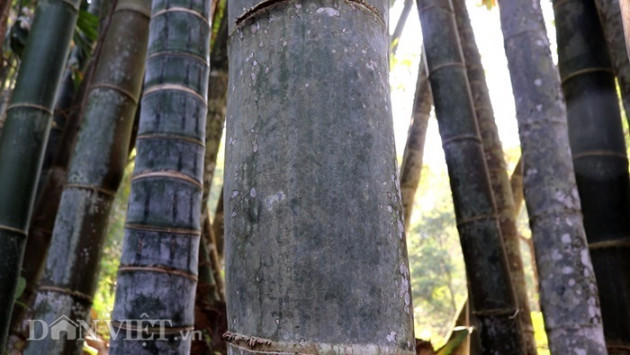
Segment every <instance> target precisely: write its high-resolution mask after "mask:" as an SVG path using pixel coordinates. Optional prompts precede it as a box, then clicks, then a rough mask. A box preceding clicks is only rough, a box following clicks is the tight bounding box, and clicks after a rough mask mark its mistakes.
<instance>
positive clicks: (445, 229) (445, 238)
mask: <svg viewBox="0 0 630 355" xmlns="http://www.w3.org/2000/svg"><path fill="white" fill-rule="evenodd" d="M407 246H408V250H409V264H410V270H411V287H412V297H413V305H414V318H415V323H416V325H415V326H416V336H417V337H419V338H421V339H423V340H431V342H432V344H433V345H434V347H437V346H439V345H441V344H443V343H444V341H445V340H446V339H445V337H446V336H447V334H448V332H449V331H450V329H451V327H452V326H453V320H454V318H455V317H456V313H457V311H458V308H459V306H460V305H461V304H462V302H463V301H464V299H465V298H466V293H467V292H466V274H465V270H464V262H463V258H462V255H461V247H460V244H459V236H458V234H457V229H456V227H455V215H454V212H453V204H452V200H451V196H450V188H449V184H448V176H447V174H446V170H445V169H439V170H432V169H431V168H429V167H428V166H427V165H425V166H424V167H423V170H422V179H421V182H420V186H419V188H418V192H417V194H416V200H415V206H414V215H413V216H412V219H411V226H410V231H409V233H408V235H407Z"/></svg>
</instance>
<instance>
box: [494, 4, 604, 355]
mask: <svg viewBox="0 0 630 355" xmlns="http://www.w3.org/2000/svg"><path fill="white" fill-rule="evenodd" d="M499 9H500V12H501V26H502V30H503V36H504V45H505V52H506V55H507V58H508V65H509V69H510V76H511V79H512V88H513V92H514V96H515V102H516V115H517V119H518V124H519V135H520V139H521V147H522V151H523V166H524V168H525V173H524V178H523V185H524V194H525V201H526V203H527V211H528V214H529V218H530V221H529V223H530V227H531V230H532V237H533V239H534V245H535V247H536V264H537V266H538V270H539V278H540V303H541V307H542V310H543V314H544V319H545V329H546V331H547V337H548V340H549V349H550V350H551V353H552V354H569V353H578V352H581V353H585V354H605V353H606V346H605V343H604V334H603V330H602V323H601V316H600V309H599V300H598V296H597V284H596V282H595V275H594V274H593V266H592V264H591V260H590V257H589V253H588V247H587V245H586V237H585V233H584V227H583V224H582V216H581V208H580V199H579V196H578V192H577V187H576V184H575V176H574V173H573V163H572V161H571V153H570V148H569V138H568V134H567V121H566V117H567V116H566V108H565V104H564V101H563V96H562V92H561V90H560V80H559V77H558V72H557V70H556V68H555V66H554V64H553V62H552V59H551V52H550V50H549V40H548V38H547V32H546V30H545V24H544V21H543V17H542V11H541V9H540V4H539V1H538V0H533V1H532V0H501V1H500V2H499Z"/></svg>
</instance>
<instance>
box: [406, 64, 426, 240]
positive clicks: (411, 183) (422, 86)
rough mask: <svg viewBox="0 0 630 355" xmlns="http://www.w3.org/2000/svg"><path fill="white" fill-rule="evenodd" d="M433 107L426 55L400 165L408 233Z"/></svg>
mask: <svg viewBox="0 0 630 355" xmlns="http://www.w3.org/2000/svg"><path fill="white" fill-rule="evenodd" d="M432 105H433V96H431V87H430V86H429V78H428V76H427V67H426V60H425V58H424V54H423V55H422V58H421V59H420V65H419V68H418V79H417V81H416V93H415V96H414V99H413V111H412V113H411V124H410V125H409V131H408V132H407V143H406V144H405V151H404V153H403V160H402V164H401V165H400V195H401V199H402V206H403V211H404V214H405V215H404V221H405V231H407V230H408V229H409V223H410V220H411V212H413V201H414V199H415V196H416V190H417V189H418V185H419V184H420V175H421V174H422V156H423V154H424V142H425V139H426V136H427V126H428V123H429V114H430V112H431V106H432Z"/></svg>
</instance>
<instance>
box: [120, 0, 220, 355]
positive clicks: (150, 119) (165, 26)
mask: <svg viewBox="0 0 630 355" xmlns="http://www.w3.org/2000/svg"><path fill="white" fill-rule="evenodd" d="M209 12H210V3H209V2H208V1H203V0H192V1H189V0H154V1H153V5H152V14H151V24H150V31H149V46H148V48H149V49H148V55H147V64H146V74H145V82H144V94H143V97H142V108H141V110H142V111H141V115H140V126H139V128H138V137H137V144H136V151H137V155H136V165H135V170H134V175H133V178H132V182H131V194H130V196H129V207H128V210H127V218H126V224H125V239H124V243H123V250H122V256H121V261H120V268H119V270H118V288H117V290H116V303H115V306H114V312H113V314H112V319H113V320H112V322H111V323H112V326H113V328H114V329H115V331H119V333H118V336H117V337H116V338H115V339H112V342H111V349H110V351H111V352H110V353H111V354H158V353H169V354H171V353H175V354H185V353H188V352H189V351H190V346H191V340H192V337H193V336H194V333H191V332H192V330H193V329H194V319H193V318H194V305H195V290H196V285H197V260H198V252H199V238H200V234H201V215H200V213H201V195H202V190H203V188H202V181H203V159H204V139H205V126H206V124H205V121H206V110H207V90H208V74H209V73H208V54H209V42H210V28H209V24H208V17H209ZM147 317H148V319H147ZM143 319H144V321H143ZM151 320H162V321H161V322H162V323H160V325H159V326H155V323H151ZM154 322H155V321H154ZM145 327H148V330H146V331H145V330H144V328H145ZM138 336H142V337H143V338H144V339H146V341H142V342H141V341H130V340H131V339H133V338H136V339H137V337H138Z"/></svg>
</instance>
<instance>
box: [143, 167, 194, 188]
mask: <svg viewBox="0 0 630 355" xmlns="http://www.w3.org/2000/svg"><path fill="white" fill-rule="evenodd" d="M151 177H163V178H169V179H175V180H180V181H185V182H187V183H190V184H192V185H195V186H196V187H198V188H200V189H203V185H202V183H201V182H199V181H198V180H195V179H193V178H192V177H190V176H188V175H186V174H183V173H180V172H179V171H174V170H163V171H147V172H140V173H137V174H135V175H134V176H133V177H132V178H131V181H132V182H133V181H136V180H140V179H146V178H151Z"/></svg>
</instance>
